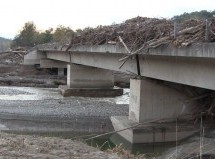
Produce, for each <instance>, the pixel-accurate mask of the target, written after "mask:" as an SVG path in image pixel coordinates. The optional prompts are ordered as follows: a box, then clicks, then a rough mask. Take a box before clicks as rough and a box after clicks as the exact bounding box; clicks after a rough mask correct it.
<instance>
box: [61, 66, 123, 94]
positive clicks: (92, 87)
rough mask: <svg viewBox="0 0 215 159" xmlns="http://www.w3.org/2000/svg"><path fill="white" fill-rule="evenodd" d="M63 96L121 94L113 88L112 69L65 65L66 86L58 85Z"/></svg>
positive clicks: (120, 90)
mask: <svg viewBox="0 0 215 159" xmlns="http://www.w3.org/2000/svg"><path fill="white" fill-rule="evenodd" d="M60 89H61V90H62V94H63V95H64V96H90V97H112V96H119V95H122V93H123V90H122V89H114V76H113V73H112V71H109V70H105V69H100V68H94V67H89V66H83V65H76V64H68V65H67V86H60Z"/></svg>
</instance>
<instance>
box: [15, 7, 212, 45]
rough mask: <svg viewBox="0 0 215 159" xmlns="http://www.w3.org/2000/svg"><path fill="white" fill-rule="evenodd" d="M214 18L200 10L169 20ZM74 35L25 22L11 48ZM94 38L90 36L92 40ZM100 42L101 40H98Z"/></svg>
mask: <svg viewBox="0 0 215 159" xmlns="http://www.w3.org/2000/svg"><path fill="white" fill-rule="evenodd" d="M214 16H215V10H214V11H206V10H202V11H199V12H192V13H184V14H181V15H177V16H174V17H173V18H171V20H175V21H178V22H183V21H185V20H188V19H201V20H204V19H210V18H212V17H214ZM99 28H101V29H102V28H103V27H102V26H98V27H97V30H98V29H99ZM93 30H95V29H93V28H90V27H86V28H85V29H83V30H81V29H78V30H76V34H77V35H79V34H83V35H84V36H86V35H87V34H89V33H92V32H93ZM72 35H74V31H73V30H72V29H71V28H70V27H65V26H62V25H59V26H58V27H57V28H56V29H53V28H49V29H48V30H45V31H42V32H40V31H38V30H37V27H36V25H35V24H34V23H33V22H27V23H25V24H24V26H23V28H22V30H21V31H20V32H19V34H18V35H17V36H16V37H15V38H14V40H13V41H12V48H13V47H17V46H21V47H32V46H35V45H38V44H44V43H49V42H65V40H66V41H68V39H70V38H71V37H72ZM94 37H95V36H92V38H94ZM97 40H100V41H101V39H98V38H97ZM82 41H86V39H85V38H84V39H82Z"/></svg>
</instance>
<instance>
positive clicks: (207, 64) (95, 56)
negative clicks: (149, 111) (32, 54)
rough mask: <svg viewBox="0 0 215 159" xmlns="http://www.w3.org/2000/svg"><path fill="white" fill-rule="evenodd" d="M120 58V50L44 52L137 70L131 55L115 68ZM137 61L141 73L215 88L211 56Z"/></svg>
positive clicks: (100, 65) (141, 58) (106, 66)
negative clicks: (102, 51)
mask: <svg viewBox="0 0 215 159" xmlns="http://www.w3.org/2000/svg"><path fill="white" fill-rule="evenodd" d="M70 57H71V58H70ZM122 57H123V54H120V53H114V54H111V53H109V54H108V53H95V52H92V53H87V52H78V53H77V52H74V53H72V54H71V55H69V53H66V52H61V53H59V52H47V58H50V59H54V60H60V61H65V62H70V61H71V62H72V63H75V64H81V65H87V66H92V67H97V68H103V69H109V70H115V71H121V72H126V73H129V72H133V73H137V67H136V60H135V59H134V58H133V59H129V60H128V61H127V62H126V63H125V65H124V66H123V67H122V68H121V69H119V67H120V65H121V63H122V62H119V59H120V58H122ZM139 61H140V72H141V76H145V77H150V78H154V79H160V80H165V81H170V82H174V83H181V84H185V85H190V86H196V87H201V88H206V89H211V90H215V74H214V68H215V59H214V58H197V57H196V58H194V57H176V56H155V55H153V56H150V55H139Z"/></svg>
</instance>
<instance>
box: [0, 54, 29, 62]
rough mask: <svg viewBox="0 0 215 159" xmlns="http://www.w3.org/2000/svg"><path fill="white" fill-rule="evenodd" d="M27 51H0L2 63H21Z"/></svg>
mask: <svg viewBox="0 0 215 159" xmlns="http://www.w3.org/2000/svg"><path fill="white" fill-rule="evenodd" d="M25 54H26V52H25V51H8V52H4V53H0V64H21V63H22V62H23V58H24V55H25Z"/></svg>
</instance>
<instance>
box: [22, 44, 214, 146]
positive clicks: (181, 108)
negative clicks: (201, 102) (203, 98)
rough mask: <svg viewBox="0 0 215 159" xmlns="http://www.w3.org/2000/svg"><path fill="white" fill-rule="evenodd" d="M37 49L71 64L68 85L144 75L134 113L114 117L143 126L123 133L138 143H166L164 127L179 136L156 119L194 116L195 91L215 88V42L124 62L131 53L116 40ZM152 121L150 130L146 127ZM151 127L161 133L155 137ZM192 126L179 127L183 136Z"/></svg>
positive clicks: (44, 61) (135, 85)
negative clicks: (123, 74)
mask: <svg viewBox="0 0 215 159" xmlns="http://www.w3.org/2000/svg"><path fill="white" fill-rule="evenodd" d="M36 54H37V59H38V61H37V63H39V64H40V66H41V67H45V68H46V67H52V66H56V67H59V68H65V67H66V65H67V86H68V87H69V88H72V89H77V88H78V89H83V90H84V89H86V88H87V89H89V88H91V89H94V88H106V89H111V88H112V87H113V76H112V73H111V71H110V70H115V71H121V72H127V73H134V74H139V75H140V76H141V77H142V78H138V79H131V81H130V104H129V117H112V118H111V120H112V122H113V126H114V128H115V129H116V130H119V129H124V128H127V127H133V126H135V125H138V126H135V128H132V129H127V130H125V131H121V132H119V134H121V135H122V136H123V137H125V138H126V139H127V140H129V141H130V142H132V143H142V142H147V143H148V142H149V143H150V142H162V141H163V137H162V135H163V132H162V131H163V129H161V127H162V128H163V127H164V128H165V130H166V131H165V132H166V133H165V135H166V136H167V137H166V138H165V140H166V141H174V140H175V132H174V131H173V130H172V128H168V127H169V126H166V125H165V124H166V122H165V123H164V124H160V123H159V124H154V122H161V121H163V120H165V121H168V122H171V121H174V120H175V119H176V118H180V119H186V120H187V119H189V118H190V115H191V114H192V111H193V109H194V107H195V106H196V105H197V103H196V101H195V100H191V98H193V97H195V95H194V94H195V92H194V90H197V89H200V90H201V91H202V90H215V74H214V68H215V43H200V44H193V45H191V46H188V47H182V48H175V47H170V46H169V47H166V46H163V47H159V48H156V49H148V50H144V51H141V52H139V53H138V55H137V56H138V63H139V64H138V65H137V57H136V56H132V57H131V58H129V59H128V61H127V62H126V63H125V64H124V65H123V66H122V67H121V65H122V62H119V59H121V58H122V57H124V56H126V55H129V53H127V51H126V50H125V48H122V47H119V46H115V45H99V46H76V47H73V48H72V49H70V50H69V51H59V50H38V51H37V52H36ZM28 60H29V59H28ZM26 63H27V60H26ZM203 92H204V91H203ZM189 100H191V102H188V103H186V102H185V101H189ZM146 122H147V129H145V128H143V127H145V125H144V123H146ZM148 122H150V123H151V124H149V123H148ZM148 128H150V130H153V131H155V132H156V133H153V135H154V136H152V135H151V134H152V132H151V131H149V130H148ZM189 128H190V127H189ZM189 128H184V129H181V130H180V131H179V132H180V133H178V140H180V139H183V138H185V137H188V136H189V135H192V134H193V133H194V132H195V128H191V129H189ZM173 129H174V127H173ZM160 130H162V131H160Z"/></svg>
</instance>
